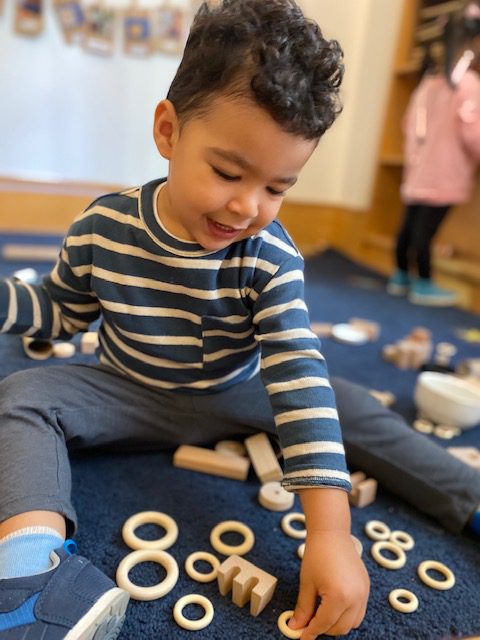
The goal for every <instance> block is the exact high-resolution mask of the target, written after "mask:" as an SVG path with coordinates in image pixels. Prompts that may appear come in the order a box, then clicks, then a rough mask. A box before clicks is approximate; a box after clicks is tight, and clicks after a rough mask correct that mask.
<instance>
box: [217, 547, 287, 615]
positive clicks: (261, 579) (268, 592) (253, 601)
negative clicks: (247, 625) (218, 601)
mask: <svg viewBox="0 0 480 640" xmlns="http://www.w3.org/2000/svg"><path fill="white" fill-rule="evenodd" d="M217 581H218V589H219V591H220V593H221V595H222V596H225V595H226V594H227V593H228V592H229V591H230V590H231V591H232V600H233V602H234V603H235V604H236V605H237V606H238V607H243V606H244V605H245V604H246V603H247V602H248V600H250V613H251V615H252V616H258V614H259V613H261V612H262V611H263V610H264V609H265V607H266V606H267V604H268V603H269V602H270V600H271V599H272V598H273V594H274V592H275V589H276V586H277V582H278V580H277V578H275V576H272V575H271V574H270V573H267V572H266V571H263V569H259V568H258V567H257V566H256V565H254V564H253V563H251V562H249V561H248V560H245V559H244V558H241V557H240V556H236V555H233V556H229V557H228V558H227V559H226V560H225V561H224V562H222V564H221V565H220V567H219V569H218V574H217Z"/></svg>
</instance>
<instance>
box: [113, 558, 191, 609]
mask: <svg viewBox="0 0 480 640" xmlns="http://www.w3.org/2000/svg"><path fill="white" fill-rule="evenodd" d="M142 562H157V563H158V564H161V565H162V567H164V569H165V570H166V572H167V575H166V577H165V578H164V579H163V580H162V582H159V583H158V584H155V585H153V586H152V587H141V586H139V585H137V584H133V582H131V580H130V578H129V577H128V574H129V572H130V571H131V570H132V569H133V567H136V566H137V564H141V563H142ZM177 580H178V564H177V561H176V560H175V558H173V557H172V556H171V555H170V554H169V553H167V552H166V551H158V550H155V549H140V550H138V551H132V552H131V553H129V554H128V555H127V556H125V558H123V560H122V561H121V562H120V564H119V565H118V568H117V584H118V586H119V587H120V588H121V589H125V591H128V593H129V594H130V595H131V596H132V598H133V599H134V600H156V599H157V598H163V596H165V595H167V593H169V591H171V590H172V589H173V587H174V586H175V585H176V584H177Z"/></svg>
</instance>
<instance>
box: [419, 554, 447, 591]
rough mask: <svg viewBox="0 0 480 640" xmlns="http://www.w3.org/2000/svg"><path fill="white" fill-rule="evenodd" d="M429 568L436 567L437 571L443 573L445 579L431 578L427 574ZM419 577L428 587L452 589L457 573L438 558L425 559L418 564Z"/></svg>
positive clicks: (444, 589)
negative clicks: (438, 560) (437, 559)
mask: <svg viewBox="0 0 480 640" xmlns="http://www.w3.org/2000/svg"><path fill="white" fill-rule="evenodd" d="M429 569H435V571H439V572H440V573H442V574H443V575H444V576H445V580H435V578H431V577H430V576H429V575H428V574H427V571H428V570H429ZM418 577H419V578H420V580H421V581H422V582H424V583H425V584H426V585H427V586H428V587H432V589H439V590H440V591H446V590H447V589H451V588H452V587H453V585H454V584H455V575H454V573H453V571H451V569H449V568H448V567H447V566H446V565H444V564H443V563H442V562H437V561H436V560H424V561H423V562H421V563H420V564H419V565H418Z"/></svg>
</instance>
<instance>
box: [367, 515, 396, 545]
mask: <svg viewBox="0 0 480 640" xmlns="http://www.w3.org/2000/svg"><path fill="white" fill-rule="evenodd" d="M365 533H366V534H367V536H368V537H369V538H370V540H388V539H389V538H390V535H391V531H390V527H389V526H387V525H386V524H385V522H382V521H381V520H370V521H369V522H367V524H366V525H365Z"/></svg>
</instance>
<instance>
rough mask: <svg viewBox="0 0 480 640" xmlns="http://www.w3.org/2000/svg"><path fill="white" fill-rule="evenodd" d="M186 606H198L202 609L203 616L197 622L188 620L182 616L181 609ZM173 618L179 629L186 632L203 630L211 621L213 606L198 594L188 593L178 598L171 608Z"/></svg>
mask: <svg viewBox="0 0 480 640" xmlns="http://www.w3.org/2000/svg"><path fill="white" fill-rule="evenodd" d="M187 604H199V605H200V606H201V607H203V609H204V611H205V615H204V616H203V617H202V618H199V619H198V620H189V619H188V618H185V616H184V615H183V609H184V607H186V606H187ZM173 617H174V619H175V622H176V623H177V624H178V626H179V627H183V628H184V629H187V630H188V631H198V630H199V629H205V627H208V625H209V624H210V622H211V621H212V620H213V604H212V603H211V602H210V600H209V599H208V598H206V597H205V596H201V595H199V594H198V593H190V594H188V595H186V596H183V598H180V599H179V600H177V602H176V603H175V606H174V607H173Z"/></svg>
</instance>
